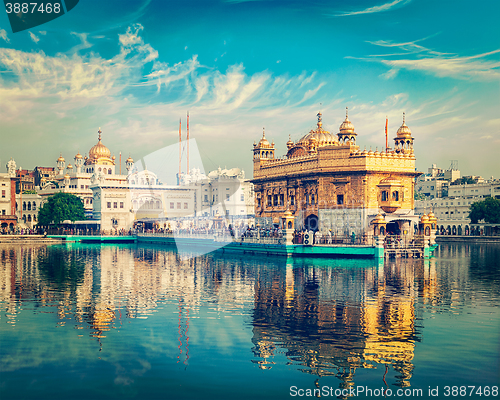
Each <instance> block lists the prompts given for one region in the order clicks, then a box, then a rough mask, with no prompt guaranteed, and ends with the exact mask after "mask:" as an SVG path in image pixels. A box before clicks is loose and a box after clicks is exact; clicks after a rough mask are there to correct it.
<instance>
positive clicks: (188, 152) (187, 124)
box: [186, 111, 189, 174]
mask: <svg viewBox="0 0 500 400" xmlns="http://www.w3.org/2000/svg"><path fill="white" fill-rule="evenodd" d="M186 172H187V173H188V174H189V111H188V112H187V171H186Z"/></svg>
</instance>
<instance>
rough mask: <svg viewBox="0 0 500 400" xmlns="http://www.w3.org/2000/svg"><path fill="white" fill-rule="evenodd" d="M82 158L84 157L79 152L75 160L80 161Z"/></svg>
mask: <svg viewBox="0 0 500 400" xmlns="http://www.w3.org/2000/svg"><path fill="white" fill-rule="evenodd" d="M82 158H83V156H82V155H81V154H80V152H78V154H77V155H76V156H75V160H80V159H82Z"/></svg>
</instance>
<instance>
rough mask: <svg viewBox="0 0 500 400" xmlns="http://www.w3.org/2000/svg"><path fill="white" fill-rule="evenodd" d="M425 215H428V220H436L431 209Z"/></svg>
mask: <svg viewBox="0 0 500 400" xmlns="http://www.w3.org/2000/svg"><path fill="white" fill-rule="evenodd" d="M427 216H428V217H429V221H431V220H433V219H435V220H437V218H436V216H435V215H434V213H433V212H432V211H431V212H430V213H429V214H428V215H427Z"/></svg>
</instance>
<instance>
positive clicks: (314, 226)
mask: <svg viewBox="0 0 500 400" xmlns="http://www.w3.org/2000/svg"><path fill="white" fill-rule="evenodd" d="M304 227H305V228H306V229H307V230H308V231H314V232H316V231H317V230H318V217H317V216H316V215H314V214H311V215H309V216H308V217H307V218H306V220H305V221H304Z"/></svg>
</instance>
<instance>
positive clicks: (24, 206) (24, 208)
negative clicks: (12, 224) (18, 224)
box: [23, 201, 26, 211]
mask: <svg viewBox="0 0 500 400" xmlns="http://www.w3.org/2000/svg"><path fill="white" fill-rule="evenodd" d="M23 211H26V202H25V201H23Z"/></svg>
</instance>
